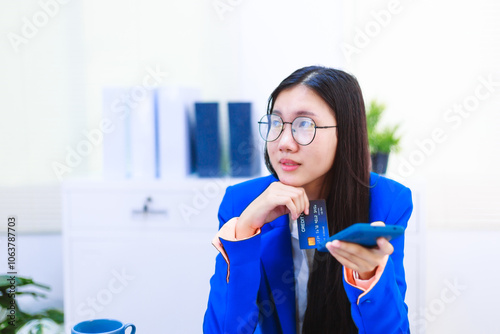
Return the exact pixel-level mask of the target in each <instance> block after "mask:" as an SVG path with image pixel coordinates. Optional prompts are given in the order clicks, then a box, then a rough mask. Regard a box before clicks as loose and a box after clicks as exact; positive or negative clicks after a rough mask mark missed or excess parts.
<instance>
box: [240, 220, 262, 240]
mask: <svg viewBox="0 0 500 334" xmlns="http://www.w3.org/2000/svg"><path fill="white" fill-rule="evenodd" d="M257 231H258V228H254V227H252V226H251V225H250V224H248V223H247V222H246V220H245V219H244V218H243V219H242V218H241V217H240V218H238V221H237V222H236V229H235V238H236V239H238V240H239V239H246V238H249V237H251V236H253V235H255V234H256V233H257Z"/></svg>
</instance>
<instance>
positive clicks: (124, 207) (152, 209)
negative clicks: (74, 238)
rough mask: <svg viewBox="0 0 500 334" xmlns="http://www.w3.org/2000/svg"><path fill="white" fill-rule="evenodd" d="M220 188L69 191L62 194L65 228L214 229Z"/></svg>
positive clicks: (73, 230)
mask: <svg viewBox="0 0 500 334" xmlns="http://www.w3.org/2000/svg"><path fill="white" fill-rule="evenodd" d="M223 195H224V189H221V188H218V189H215V190H213V191H208V190H207V188H206V187H205V188H203V187H200V188H192V189H175V190H174V189H170V190H157V189H154V190H151V189H149V190H147V189H134V190H120V189H109V188H104V189H102V188H101V189H96V190H82V189H77V190H70V191H68V192H67V193H66V198H65V201H66V208H65V210H66V211H65V212H66V219H65V224H66V227H67V228H68V229H69V230H70V231H72V232H77V231H84V230H96V229H97V230H116V229H120V228H125V227H126V228H132V229H145V230H149V229H151V230H158V229H160V230H161V229H167V228H168V229H172V228H174V229H192V228H193V227H196V228H201V229H210V230H213V231H214V232H215V231H216V230H217V228H218V220H217V211H218V208H219V205H220V202H221V200H222V197H223Z"/></svg>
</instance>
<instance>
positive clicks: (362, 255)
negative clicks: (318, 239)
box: [326, 222, 394, 280]
mask: <svg viewBox="0 0 500 334" xmlns="http://www.w3.org/2000/svg"><path fill="white" fill-rule="evenodd" d="M371 225H376V226H385V224H384V223H382V222H374V223H372V224H371ZM377 246H378V247H377V248H366V247H363V246H361V245H358V244H355V243H351V242H345V241H340V240H334V241H333V242H328V243H327V244H326V248H327V249H328V250H329V251H330V254H332V255H333V256H334V257H335V258H336V259H337V261H339V262H340V263H341V264H342V265H343V266H346V267H347V268H349V269H352V270H353V271H356V272H358V274H359V278H360V279H363V280H367V279H370V278H372V277H373V275H375V271H376V270H377V267H378V266H379V265H383V264H385V263H386V261H387V257H388V256H389V255H391V254H392V252H393V251H394V247H393V246H392V245H391V243H390V242H389V241H388V240H387V239H385V238H378V239H377Z"/></svg>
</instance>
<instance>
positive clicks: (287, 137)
mask: <svg viewBox="0 0 500 334" xmlns="http://www.w3.org/2000/svg"><path fill="white" fill-rule="evenodd" d="M283 126H284V127H283V132H282V133H281V136H280V138H279V139H278V140H279V146H278V148H279V149H280V151H294V150H297V148H298V145H299V144H297V142H296V141H295V139H294V138H293V135H292V131H293V130H292V125H291V124H288V123H286V124H283Z"/></svg>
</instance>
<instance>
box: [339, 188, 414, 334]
mask: <svg viewBox="0 0 500 334" xmlns="http://www.w3.org/2000/svg"><path fill="white" fill-rule="evenodd" d="M381 197H382V198H380V199H379V200H378V201H376V202H378V203H375V205H380V206H385V205H387V208H384V209H383V210H378V211H377V210H375V211H376V212H377V213H376V214H375V216H376V217H372V219H373V220H381V221H384V222H385V223H386V225H400V226H403V227H405V228H406V227H407V225H408V220H409V219H410V216H411V213H412V210H413V204H412V200H411V191H410V189H408V188H406V187H401V190H400V191H399V192H398V193H397V194H396V196H381ZM384 197H385V198H384ZM382 203H383V204H385V205H383V204H382ZM372 205H373V203H372ZM382 212H383V213H382ZM384 216H385V217H384ZM391 243H392V245H393V246H394V252H393V254H391V256H389V259H388V261H387V264H386V266H385V268H384V271H383V273H382V275H381V277H380V279H379V281H378V282H377V283H376V284H375V286H373V287H372V289H370V290H369V291H367V292H366V293H364V291H362V290H360V289H359V288H356V287H354V286H352V285H350V284H349V283H347V282H346V280H345V277H344V288H345V290H346V293H347V296H348V298H349V301H350V302H351V315H352V317H353V320H354V322H355V323H356V325H357V327H358V329H359V333H384V334H389V333H409V331H410V330H409V322H408V307H407V306H406V304H405V302H404V299H405V294H406V281H405V273H404V267H403V254H404V253H403V252H404V237H399V238H396V239H394V240H393V241H391Z"/></svg>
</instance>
